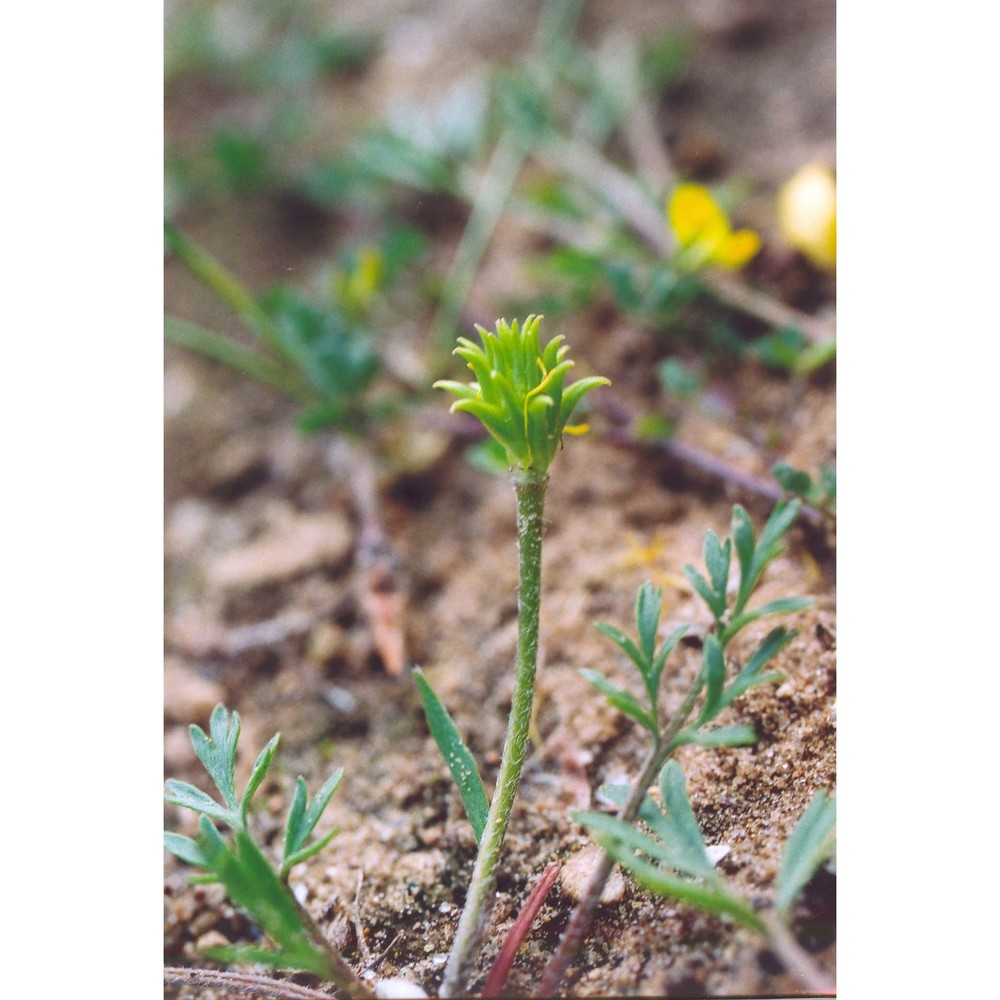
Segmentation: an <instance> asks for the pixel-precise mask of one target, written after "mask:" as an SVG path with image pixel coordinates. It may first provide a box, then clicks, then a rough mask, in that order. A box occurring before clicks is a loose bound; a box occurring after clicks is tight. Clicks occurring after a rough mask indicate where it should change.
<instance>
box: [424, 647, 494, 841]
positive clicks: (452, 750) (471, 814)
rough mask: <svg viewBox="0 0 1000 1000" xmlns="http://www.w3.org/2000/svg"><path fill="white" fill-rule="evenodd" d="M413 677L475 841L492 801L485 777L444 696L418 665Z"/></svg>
mask: <svg viewBox="0 0 1000 1000" xmlns="http://www.w3.org/2000/svg"><path fill="white" fill-rule="evenodd" d="M413 679H414V681H415V682H416V685H417V691H418V692H419V693H420V700H421V702H422V703H423V706H424V715H425V716H426V718H427V726H428V728H429V729H430V731H431V736H433V737H434V742H435V743H436V744H437V747H438V750H440V751H441V756H442V757H444V762H445V763H446V764H447V765H448V770H449V771H450V772H451V776H452V778H453V779H454V781H455V785H456V786H457V788H458V792H459V795H460V796H461V799H462V805H463V806H465V814H466V816H468V818H469V822H470V823H471V824H472V832H473V833H474V834H475V837H476V843H479V842H480V841H481V840H482V837H483V830H485V829H486V819H487V816H488V815H489V811H490V805H489V802H488V801H487V799H486V789H485V788H484V787H483V779H482V778H481V777H480V776H479V770H478V768H477V767H476V762H475V760H474V758H473V756H472V753H471V752H470V750H469V748H468V747H467V746H466V745H465V741H464V740H463V739H462V736H461V733H459V731H458V727H457V726H456V725H455V723H454V721H453V720H452V717H451V716H450V715H449V714H448V710H447V709H446V708H445V707H444V705H443V704H442V702H441V699H440V698H438V696H437V695H436V694H435V693H434V690H433V688H431V686H430V684H428V683H427V678H426V677H424V673H423V671H422V670H421V669H420V668H419V667H415V668H414V670H413Z"/></svg>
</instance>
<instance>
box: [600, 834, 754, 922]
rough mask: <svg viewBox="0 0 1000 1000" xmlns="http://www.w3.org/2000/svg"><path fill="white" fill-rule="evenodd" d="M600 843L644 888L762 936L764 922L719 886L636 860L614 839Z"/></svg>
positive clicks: (743, 903) (745, 904) (741, 901)
mask: <svg viewBox="0 0 1000 1000" xmlns="http://www.w3.org/2000/svg"><path fill="white" fill-rule="evenodd" d="M598 842H599V843H600V844H601V845H602V846H603V847H604V849H605V850H606V851H607V852H608V853H609V854H610V855H611V856H612V857H613V858H614V859H615V860H616V861H617V862H618V863H619V864H620V865H621V866H622V867H623V868H625V869H627V870H628V871H629V872H631V874H632V876H633V877H634V878H635V880H636V881H637V882H638V883H639V884H640V885H642V886H644V887H645V888H647V889H649V890H651V891H652V892H655V893H656V894H657V895H660V896H668V897H670V898H671V899H676V900H678V901H679V902H682V903H692V904H693V905H695V906H697V907H699V908H700V909H702V910H705V911H706V912H707V913H715V914H720V915H725V916H729V917H732V918H733V919H734V920H736V921H737V922H738V923H741V924H743V925H744V926H745V927H749V928H750V929H751V930H754V931H756V932H757V933H759V934H763V933H764V924H763V921H762V920H761V919H760V917H758V916H757V914H756V913H754V911H753V909H752V908H751V907H750V906H749V905H748V904H747V903H745V902H743V900H741V899H739V898H738V897H736V896H734V895H732V894H731V893H729V892H727V891H726V890H725V889H723V888H722V887H721V886H720V885H719V884H718V883H710V884H708V885H705V884H704V883H701V882H697V881H695V880H693V879H690V878H685V877H684V876H681V875H672V874H670V873H669V872H666V871H664V870H663V869H662V868H658V867H656V866H655V865H652V864H650V863H649V862H648V861H644V860H643V859H642V858H638V857H636V856H635V855H634V854H632V853H631V852H630V851H629V849H628V847H627V846H626V845H624V844H623V843H621V841H616V840H614V839H612V838H610V837H608V838H604V837H599V838H598Z"/></svg>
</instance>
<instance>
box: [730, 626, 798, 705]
mask: <svg viewBox="0 0 1000 1000" xmlns="http://www.w3.org/2000/svg"><path fill="white" fill-rule="evenodd" d="M797 635H798V632H789V631H788V629H786V628H785V626H784V625H779V626H778V627H777V628H775V629H772V630H771V631H770V632H768V633H767V635H766V636H764V638H763V639H761V641H760V643H759V644H758V645H757V648H756V649H755V650H754V652H753V655H752V656H751V657H750V659H749V660H747V662H746V664H745V665H744V667H743V669H742V670H741V671H740V672H739V673H738V674H737V675H736V677H734V678H733V682H732V683H731V684H730V685H729V687H728V688H726V691H725V693H724V694H723V695H722V697H721V698H720V699H719V709H718V710H719V711H720V712H721V711H722V709H724V708H725V707H726V706H727V705H730V704H732V703H733V702H734V701H735V700H736V699H737V698H739V696H740V695H741V694H743V692H744V691H747V690H749V689H750V688H752V687H756V686H757V685H759V684H768V683H770V682H771V681H773V680H776V679H778V678H780V677H781V674H777V673H772V674H761V670H762V669H763V668H764V667H765V666H766V665H767V664H768V663H770V661H771V660H773V659H774V657H775V656H777V654H778V653H779V652H781V650H782V649H784V648H785V646H787V645H788V644H789V643H790V642H791V641H792V640H793V639H794V638H795V637H796V636H797Z"/></svg>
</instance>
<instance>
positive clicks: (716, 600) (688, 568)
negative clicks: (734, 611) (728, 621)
mask: <svg viewBox="0 0 1000 1000" xmlns="http://www.w3.org/2000/svg"><path fill="white" fill-rule="evenodd" d="M684 575H685V576H686V577H687V578H688V582H689V583H690V584H691V586H692V587H694V589H695V590H696V591H697V592H698V593H699V594H700V595H701V599H702V600H703V601H704V602H705V603H706V604H707V605H708V610H709V611H711V612H712V617H713V618H715V620H716V621H718V620H719V619H720V618H721V617H722V616H723V615H724V614H725V613H726V592H725V589H723V591H722V593H721V594H717V593H716V592H715V591H714V590H713V589H712V587H711V584H709V582H708V581H707V580H706V579H705V578H704V577H703V576H702V575H701V573H699V572H698V570H696V569H695V568H694V566H692V565H691V564H690V563H685V564H684Z"/></svg>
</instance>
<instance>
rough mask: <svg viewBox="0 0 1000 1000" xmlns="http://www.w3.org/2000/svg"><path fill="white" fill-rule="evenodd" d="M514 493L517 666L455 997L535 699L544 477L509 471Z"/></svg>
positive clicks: (449, 992)
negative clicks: (517, 555)
mask: <svg viewBox="0 0 1000 1000" xmlns="http://www.w3.org/2000/svg"><path fill="white" fill-rule="evenodd" d="M513 478H514V492H515V494H516V496H517V546H518V554H519V572H518V594H517V608H518V631H517V662H516V665H515V668H514V695H513V698H512V700H511V706H510V718H509V720H508V723H507V738H506V740H505V741H504V747H503V755H502V757H501V759H500V772H499V774H498V775H497V782H496V788H495V789H494V792H493V801H492V802H491V803H490V811H489V815H488V816H487V819H486V828H485V829H484V830H483V837H482V840H481V841H480V843H479V853H478V854H477V855H476V865H475V868H474V869H473V871H472V881H471V883H470V885H469V892H468V895H467V896H466V898H465V906H464V907H463V909H462V916H461V918H460V919H459V922H458V930H457V931H456V932H455V942H454V944H453V945H452V949H451V954H450V955H449V956H448V965H447V967H446V968H445V973H444V980H443V981H442V983H441V996H442V997H453V996H459V995H461V994H463V993H464V992H465V987H466V980H467V974H468V968H469V965H470V964H471V962H472V959H473V957H474V952H475V950H476V948H477V946H478V944H479V941H480V940H481V938H482V935H483V931H484V925H485V922H486V915H487V911H488V909H489V908H490V907H491V906H492V903H493V889H494V885H495V883H496V867H497V862H498V860H499V858H500V848H501V847H502V846H503V840H504V835H505V833H506V832H507V823H508V821H509V820H510V811H511V807H512V806H513V803H514V796H515V795H516V794H517V787H518V784H519V783H520V780H521V767H522V765H523V764H524V751H525V744H526V743H527V739H528V728H529V725H530V723H531V707H532V703H533V702H534V696H535V661H536V659H537V656H538V612H539V605H540V601H541V587H542V515H543V512H544V506H545V488H546V486H547V485H548V481H549V477H548V476H547V475H546V474H545V473H544V472H541V473H540V472H538V471H536V470H533V469H516V470H515V471H514V476H513Z"/></svg>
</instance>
